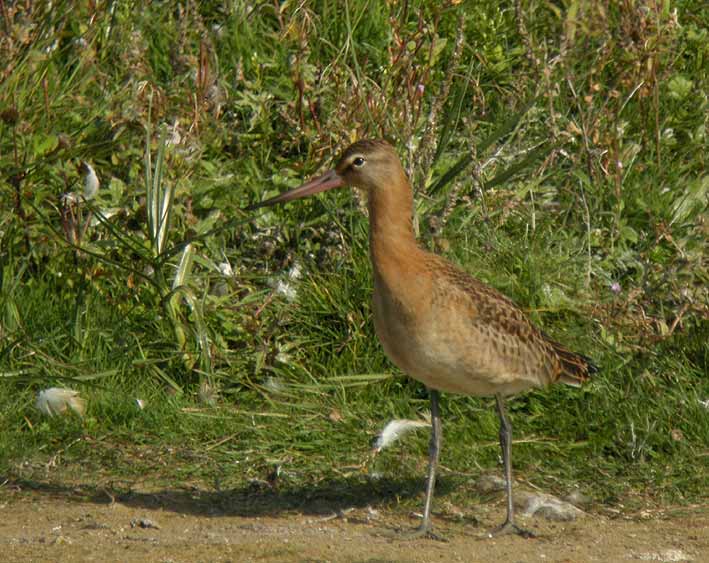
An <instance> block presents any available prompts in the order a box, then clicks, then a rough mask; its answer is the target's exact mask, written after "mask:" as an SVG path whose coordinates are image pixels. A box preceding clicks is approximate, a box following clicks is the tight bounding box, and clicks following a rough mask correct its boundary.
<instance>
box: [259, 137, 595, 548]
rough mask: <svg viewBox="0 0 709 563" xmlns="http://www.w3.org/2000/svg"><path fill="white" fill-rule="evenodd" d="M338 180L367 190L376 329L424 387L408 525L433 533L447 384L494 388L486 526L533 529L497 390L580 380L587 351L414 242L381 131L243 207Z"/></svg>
mask: <svg viewBox="0 0 709 563" xmlns="http://www.w3.org/2000/svg"><path fill="white" fill-rule="evenodd" d="M343 186H349V187H354V188H357V189H359V190H362V191H364V192H365V194H366V197H367V207H368V212H369V254H370V259H371V262H372V269H373V285H374V290H373V296H372V311H373V314H374V315H373V316H374V328H375V332H376V334H377V336H378V338H379V341H380V342H381V345H382V347H383V349H384V352H385V354H386V355H387V356H388V357H389V359H390V360H391V361H392V362H393V363H394V364H395V365H396V366H397V367H398V368H399V369H401V371H403V372H404V373H405V374H407V375H408V376H410V377H412V378H413V379H415V380H418V381H420V382H421V383H423V384H424V385H425V386H426V387H427V389H428V392H429V395H430V402H431V438H430V443H429V460H428V472H427V477H426V487H425V501H424V510H423V518H422V521H421V524H420V526H419V527H418V528H417V529H416V530H414V531H413V532H411V534H410V535H411V536H414V537H419V536H429V537H437V536H436V534H435V533H434V532H433V526H432V519H431V508H432V503H433V496H434V488H435V483H436V469H437V465H438V460H439V456H440V451H441V438H442V425H441V416H440V409H439V393H440V392H450V393H458V394H463V395H472V396H493V397H495V404H496V410H497V415H498V418H499V421H500V431H499V441H500V447H501V450H502V459H503V466H504V473H505V481H506V485H505V489H506V497H507V499H506V500H507V517H506V519H505V521H504V523H503V524H502V525H501V526H499V527H498V528H496V529H495V530H493V531H492V535H501V534H508V533H515V534H519V535H521V536H524V537H531V536H533V535H534V534H533V533H532V532H529V531H527V530H525V529H524V528H522V527H520V526H519V525H518V524H517V522H516V520H515V511H514V504H513V497H512V460H511V446H512V425H511V424H510V421H509V419H508V417H507V413H506V409H505V399H506V398H507V397H508V396H510V395H515V394H517V393H520V392H523V391H527V390H530V389H532V388H536V387H544V386H546V385H549V384H552V383H557V382H560V383H565V384H568V385H571V386H576V387H579V386H581V385H582V384H583V383H585V382H587V381H588V380H590V379H591V377H592V375H593V374H594V373H596V372H597V371H598V368H597V367H596V365H594V363H593V361H592V360H591V359H590V358H588V357H586V356H584V355H583V354H578V353H575V352H572V351H570V350H569V349H568V348H566V347H564V346H563V345H562V344H560V343H558V342H556V341H554V340H552V339H551V338H550V337H549V336H547V335H546V334H545V333H544V332H543V331H542V330H540V329H539V328H537V327H536V326H535V325H534V324H532V322H531V321H530V320H529V318H528V317H527V315H526V314H525V313H524V312H523V311H522V310H521V309H520V308H519V307H518V306H517V305H515V304H514V302H513V301H512V300H510V299H509V298H508V297H506V296H505V295H503V294H502V293H500V292H499V291H498V290H496V289H495V288H493V287H491V286H489V285H487V284H485V283H483V282H482V281H480V280H478V279H477V278H475V277H474V276H472V275H471V274H469V273H467V272H466V271H464V270H463V269H461V268H460V267H458V266H456V265H455V264H453V263H451V262H450V261H448V260H446V259H444V258H443V257H441V256H438V255H436V254H434V253H431V252H429V251H427V250H426V249H424V248H423V247H422V246H421V245H420V244H419V243H418V242H417V240H416V236H415V234H414V228H413V191H412V189H411V185H410V183H409V180H408V178H407V176H406V172H405V171H404V169H403V167H402V165H401V161H400V159H399V156H398V154H397V152H396V150H395V149H394V148H393V147H392V145H391V144H389V143H388V142H387V141H385V140H381V139H374V140H369V139H367V140H360V141H357V142H355V143H354V144H352V145H350V146H349V147H348V148H347V149H345V150H344V152H343V153H342V155H341V156H340V158H339V160H338V161H337V164H336V166H335V167H334V168H333V169H331V170H329V171H328V172H326V173H325V174H323V175H321V176H319V177H317V178H314V179H312V180H310V181H308V182H306V183H305V184H303V185H301V186H300V187H297V188H295V189H292V190H289V191H287V192H284V193H282V194H280V195H277V196H275V197H272V198H270V199H267V200H265V201H262V202H259V203H256V204H254V205H251V206H249V207H248V208H246V210H248V211H253V210H255V209H258V208H261V207H265V206H272V205H276V204H282V203H286V202H290V201H293V200H296V199H300V198H303V197H306V196H310V195H313V194H317V193H320V192H324V191H327V190H331V189H335V188H339V187H343Z"/></svg>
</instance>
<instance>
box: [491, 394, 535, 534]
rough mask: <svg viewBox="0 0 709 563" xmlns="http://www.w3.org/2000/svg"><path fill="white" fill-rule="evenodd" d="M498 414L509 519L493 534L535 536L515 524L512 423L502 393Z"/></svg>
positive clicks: (497, 398) (498, 396)
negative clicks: (508, 418)
mask: <svg viewBox="0 0 709 563" xmlns="http://www.w3.org/2000/svg"><path fill="white" fill-rule="evenodd" d="M495 401H496V404H497V414H498V416H499V417H500V448H501V449H502V462H503V464H504V466H505V486H506V489H507V519H506V520H505V523H504V524H502V526H500V527H499V528H497V529H496V530H494V531H493V532H492V534H493V535H503V534H519V535H520V536H522V537H525V538H531V537H534V534H533V533H532V532H529V531H527V530H525V529H524V528H520V527H519V526H518V525H517V524H515V507H514V502H513V500H512V425H511V424H510V422H509V420H507V414H506V412H505V400H504V399H503V398H502V395H495Z"/></svg>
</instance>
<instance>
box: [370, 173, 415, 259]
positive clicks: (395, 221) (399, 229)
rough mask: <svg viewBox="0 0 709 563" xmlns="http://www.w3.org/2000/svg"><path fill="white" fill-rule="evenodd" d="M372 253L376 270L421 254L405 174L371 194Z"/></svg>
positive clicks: (399, 175) (409, 190) (410, 195)
mask: <svg viewBox="0 0 709 563" xmlns="http://www.w3.org/2000/svg"><path fill="white" fill-rule="evenodd" d="M368 206H369V251H370V255H371V258H372V263H373V265H374V269H375V271H380V270H382V269H387V268H388V267H390V266H391V265H392V263H400V262H401V261H402V260H403V261H406V260H411V259H413V258H414V255H415V254H416V253H417V252H419V248H418V245H417V244H416V238H415V236H414V229H413V223H412V218H413V195H412V193H411V187H410V186H409V183H408V181H407V180H406V176H405V175H404V171H403V170H401V172H400V173H399V174H398V177H395V178H393V179H392V181H391V183H390V184H388V185H382V186H379V187H378V188H376V189H372V190H371V191H370V193H369V201H368Z"/></svg>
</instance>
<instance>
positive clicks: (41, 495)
mask: <svg viewBox="0 0 709 563" xmlns="http://www.w3.org/2000/svg"><path fill="white" fill-rule="evenodd" d="M215 494H216V493H210V492H206V491H200V490H199V489H186V490H162V491H153V492H136V491H134V490H131V491H130V492H128V493H125V494H120V495H117V494H115V493H111V492H109V491H108V490H107V489H101V488H98V489H96V488H94V489H92V490H91V491H86V490H84V489H82V488H81V487H73V486H61V485H51V484H41V483H37V482H22V483H17V482H7V483H5V484H4V485H3V486H2V487H0V550H2V551H1V553H0V560H1V561H5V562H7V563H13V562H22V563H28V562H47V561H52V562H54V561H62V562H64V561H66V562H80V561H100V562H104V561H106V562H107V561H131V562H141V561H151V562H153V561H154V562H165V563H167V562H174V563H178V562H179V563H181V562H201V561H204V562H212V561H214V562H217V561H219V562H226V561H233V562H249V561H258V562H271V561H311V562H314V561H319V562H324V561H351V562H355V561H361V562H370V563H374V562H384V561H397V562H429V561H431V562H432V561H446V562H447V561H465V562H468V561H494V562H495V563H504V562H508V561H509V562H515V563H521V562H532V561H544V562H573V563H576V562H586V561H602V562H623V561H667V562H670V561H673V562H676V561H694V562H709V509H708V508H707V507H693V508H686V507H685V508H682V509H679V508H678V509H675V510H668V509H665V510H663V511H662V512H653V513H649V512H647V513H644V514H640V515H636V516H635V517H633V518H630V517H627V516H625V517H621V516H620V515H619V516H618V517H616V518H611V517H609V516H608V515H600V514H594V513H587V514H586V515H585V516H583V517H582V518H580V519H578V520H576V521H574V522H548V521H545V520H544V519H541V518H536V517H535V518H530V519H526V520H523V524H524V525H525V526H526V527H528V528H530V529H532V530H534V531H535V532H536V533H537V537H535V538H533V539H523V538H521V537H516V536H505V537H498V538H492V539H491V538H489V537H488V536H487V531H488V530H489V529H491V528H492V527H494V525H495V524H497V523H499V522H500V521H501V519H502V516H503V512H502V509H501V506H500V505H499V504H495V505H493V506H487V505H478V506H475V507H473V508H471V509H470V511H471V512H474V514H475V516H469V515H468V516H466V515H464V514H462V513H461V512H460V511H458V510H456V509H452V508H451V507H450V506H448V507H446V505H445V503H442V505H443V507H442V508H441V509H440V511H439V512H438V513H437V514H435V522H436V531H437V532H439V533H440V534H442V535H444V536H445V537H446V538H447V539H448V541H447V542H445V543H444V542H440V541H434V540H428V539H423V540H421V539H419V540H404V539H402V538H401V537H394V538H392V537H389V534H391V533H392V532H394V531H395V530H397V529H410V528H412V527H414V526H415V525H416V519H415V516H413V515H407V514H402V512H401V511H400V510H396V509H384V508H372V507H371V506H359V507H356V508H351V509H349V508H343V507H339V508H338V507H330V509H328V507H327V506H323V505H322V503H320V504H317V506H316V505H315V504H313V503H310V501H308V502H306V503H305V504H304V505H303V506H302V507H300V508H299V509H293V508H292V504H291V505H288V506H281V507H280V508H279V506H278V504H277V502H274V498H276V497H273V496H271V498H270V500H267V501H266V502H261V503H259V502H258V501H256V502H254V498H258V492H256V493H255V495H251V496H250V497H249V499H248V500H247V499H245V498H244V497H243V496H239V497H235V498H231V499H229V500H228V502H225V501H224V499H223V498H222V499H221V500H216V499H215ZM225 494H227V496H228V493H225ZM328 510H329V512H328Z"/></svg>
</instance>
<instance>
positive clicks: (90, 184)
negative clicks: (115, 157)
mask: <svg viewBox="0 0 709 563" xmlns="http://www.w3.org/2000/svg"><path fill="white" fill-rule="evenodd" d="M81 170H82V172H83V173H84V197H85V198H86V199H93V198H95V197H96V194H97V193H98V188H99V185H100V182H99V180H98V176H97V175H96V170H94V167H93V166H91V165H90V164H89V163H88V162H82V163H81Z"/></svg>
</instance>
